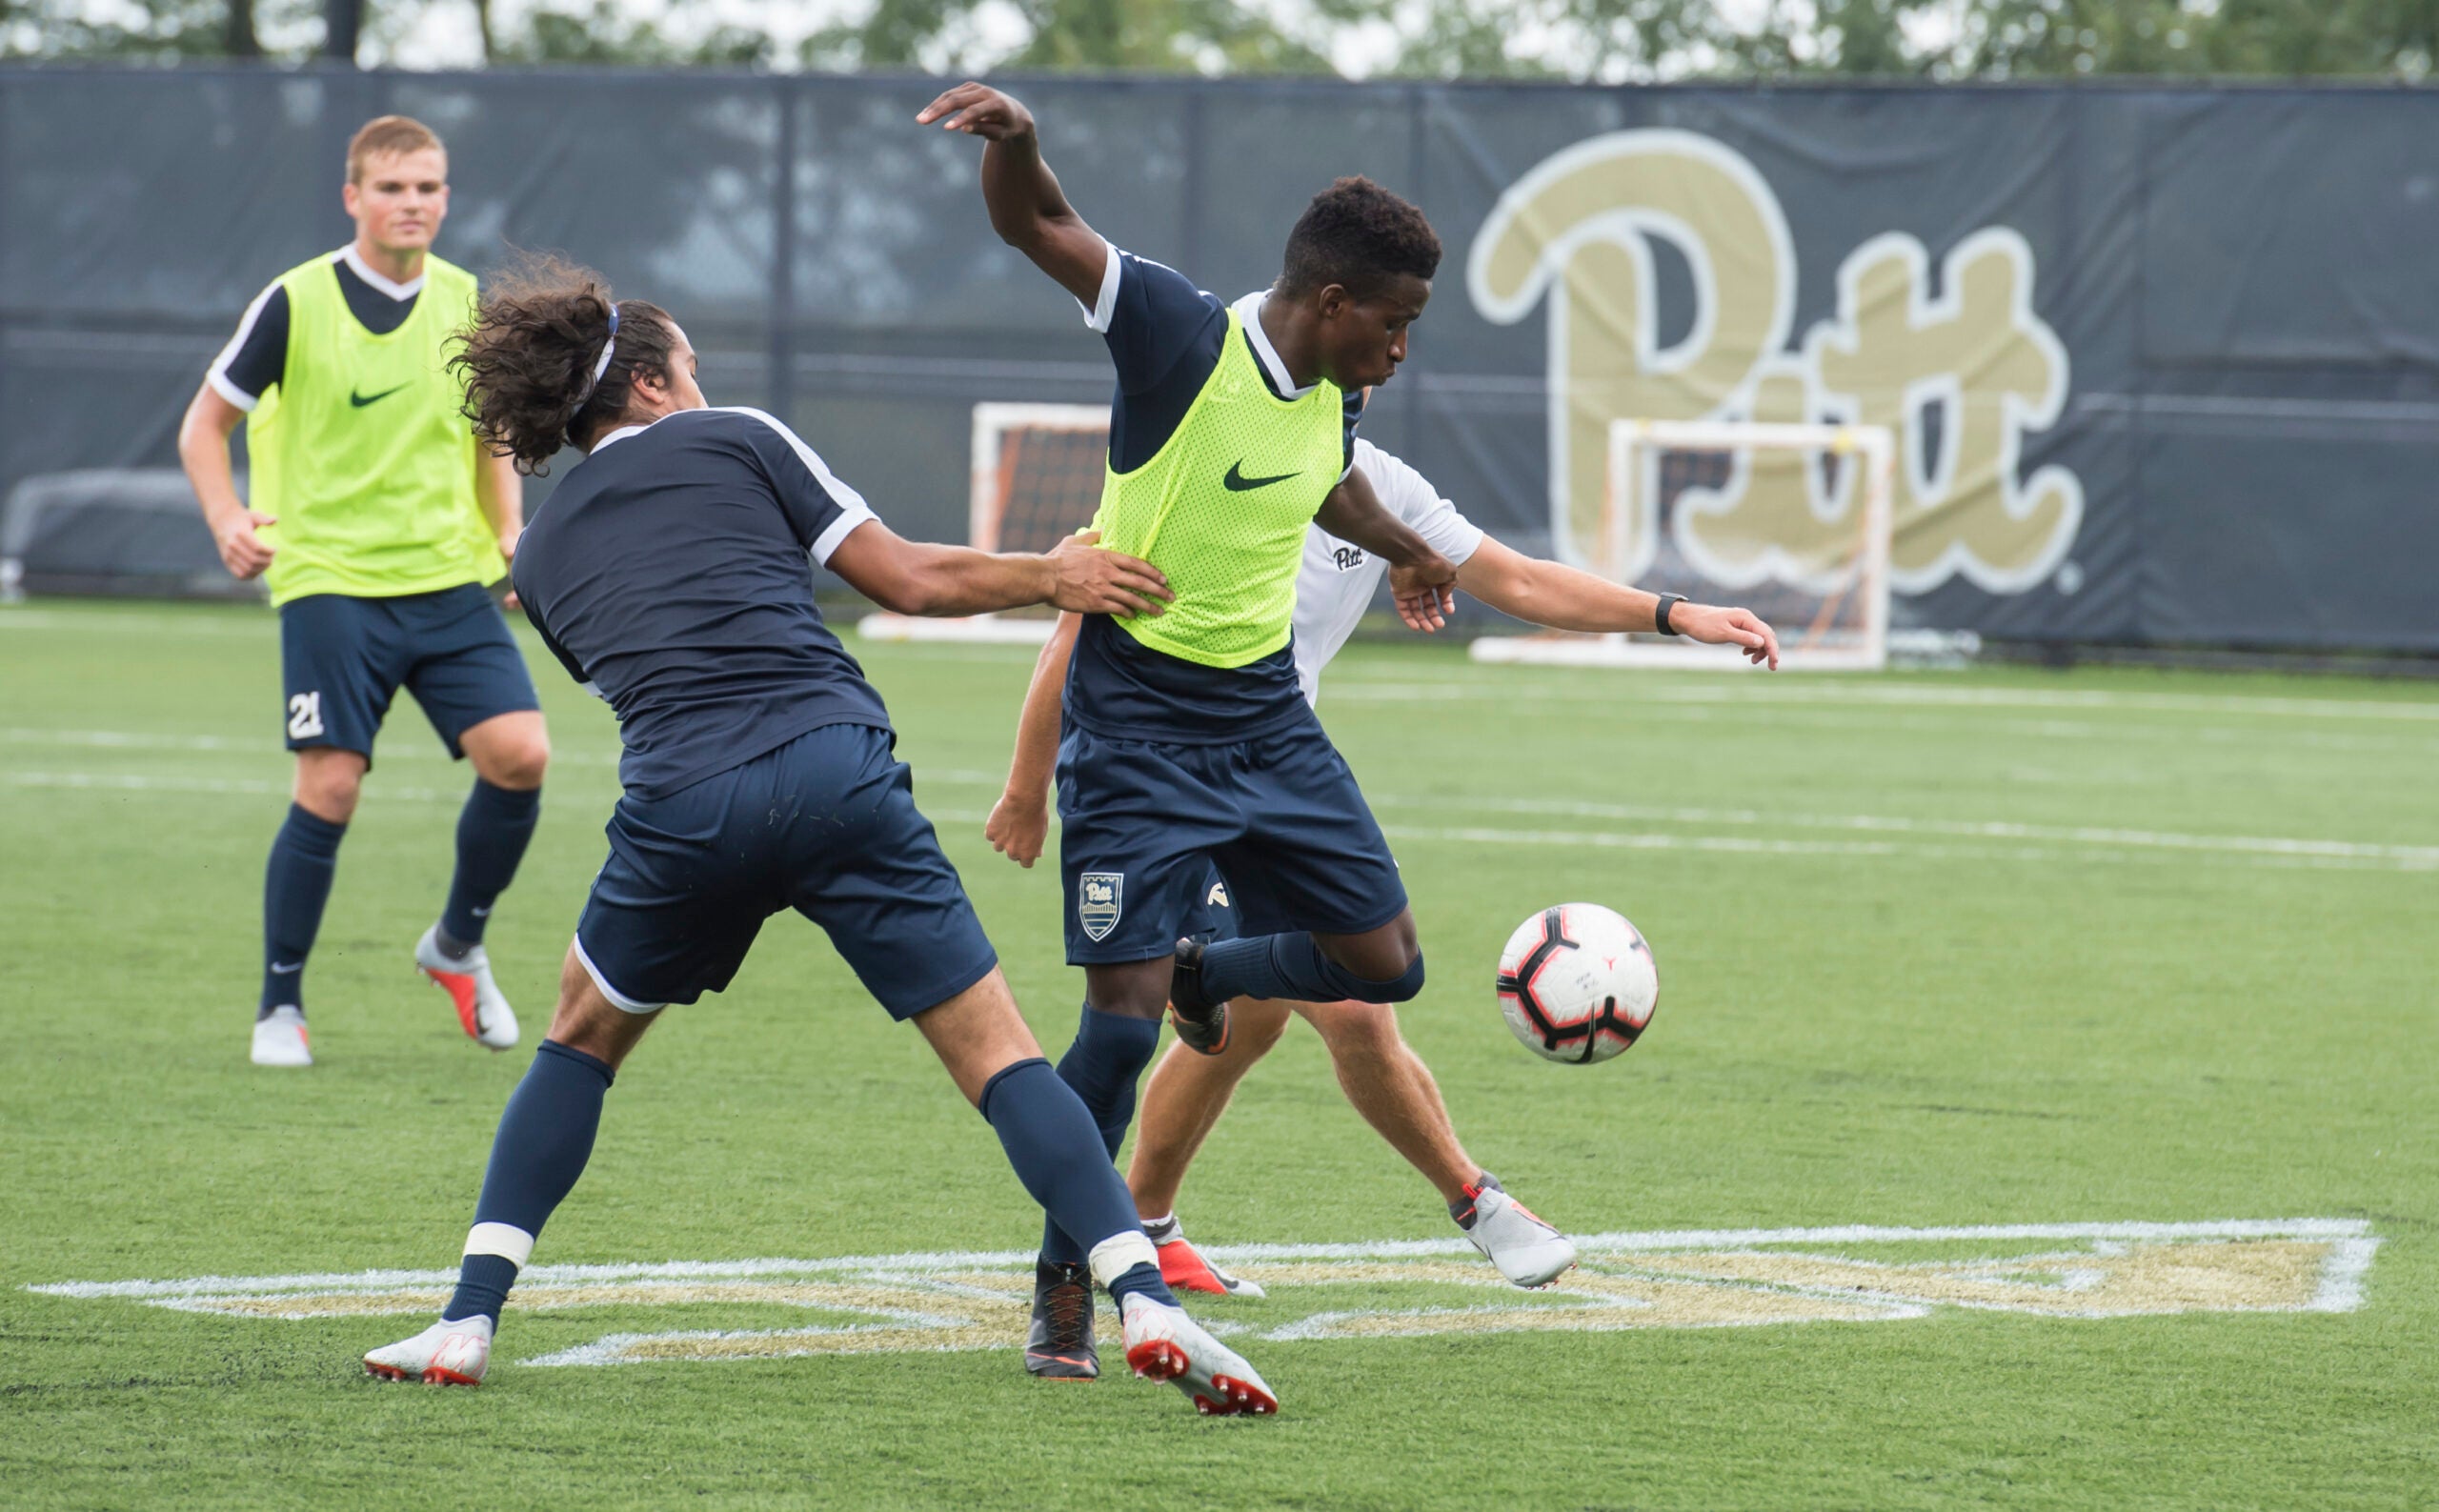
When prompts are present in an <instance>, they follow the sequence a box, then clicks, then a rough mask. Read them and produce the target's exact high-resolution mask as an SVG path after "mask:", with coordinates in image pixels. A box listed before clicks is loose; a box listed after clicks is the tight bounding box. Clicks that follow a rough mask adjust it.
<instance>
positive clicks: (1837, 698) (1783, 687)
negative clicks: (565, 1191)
mask: <svg viewBox="0 0 2439 1512" xmlns="http://www.w3.org/2000/svg"><path fill="white" fill-rule="evenodd" d="M1327 696H1329V697H1331V698H1356V699H1361V700H1363V701H1365V702H1369V703H1391V702H1399V701H1404V700H1412V701H1416V702H1423V701H1429V700H1447V701H1457V700H1461V699H1471V698H1492V699H1500V700H1502V701H1505V700H1516V699H1532V700H1554V701H1562V702H1582V703H1601V704H1606V705H1611V706H1617V705H1622V704H1633V703H1693V704H1741V703H1751V704H1864V705H1882V706H1894V707H1906V706H1914V707H1925V708H1983V709H2084V710H2110V711H2118V712H2137V713H2147V714H2232V715H2257V716H2262V717H2264V718H2274V719H2299V718H2300V719H2401V720H2408V721H2411V722H2416V723H2439V700H2413V699H2398V700H2396V701H2393V702H2389V701H2386V700H2382V699H2376V698H2285V697H2276V696H2268V695H2258V694H2210V693H2119V692H2115V691H2113V690H2108V689H2101V688H1976V687H1965V688H1952V687H1939V686H1935V685H1929V684H1921V683H1889V682H1875V681H1854V682H1827V681H1824V682H1792V681H1781V680H1778V679H1773V680H1771V681H1769V682H1766V683H1765V682H1761V681H1758V680H1755V681H1751V682H1749V683H1747V684H1745V685H1743V686H1739V685H1734V684H1725V683H1683V682H1677V681H1673V680H1661V679H1650V680H1642V679H1639V680H1637V681H1635V682H1634V683H1633V684H1632V685H1631V687H1630V688H1620V687H1612V686H1608V685H1606V684H1605V683H1604V682H1602V681H1601V680H1598V679H1588V678H1587V679H1577V680H1573V681H1570V682H1568V683H1564V684H1551V683H1548V682H1537V681H1526V680H1517V681H1509V680H1501V681H1496V682H1494V681H1488V680H1466V681H1449V682H1365V681H1362V680H1360V679H1355V678H1349V679H1345V680H1342V681H1339V682H1333V683H1331V684H1329V685H1328V694H1327Z"/></svg>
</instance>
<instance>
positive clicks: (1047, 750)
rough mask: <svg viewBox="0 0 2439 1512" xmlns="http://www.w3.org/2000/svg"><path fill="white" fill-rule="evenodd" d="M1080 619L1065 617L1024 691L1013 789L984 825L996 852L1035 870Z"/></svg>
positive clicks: (1011, 766)
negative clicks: (1060, 706)
mask: <svg viewBox="0 0 2439 1512" xmlns="http://www.w3.org/2000/svg"><path fill="white" fill-rule="evenodd" d="M1083 625H1084V616H1083V615H1059V616H1058V629H1056V630H1054V631H1052V632H1051V633H1050V642H1049V644H1047V645H1045V646H1043V647H1042V648H1041V657H1040V659H1039V660H1038V661H1036V662H1035V663H1034V664H1033V685H1032V686H1031V687H1028V688H1027V689H1025V709H1024V713H1023V714H1021V715H1018V716H1017V751H1016V755H1015V756H1011V757H1009V759H1008V788H1007V791H1006V792H1004V793H1002V794H1000V795H999V801H998V802H997V803H994V804H993V805H991V817H990V820H989V821H988V822H987V823H985V824H984V825H983V826H982V834H983V837H984V838H986V839H988V840H989V841H990V842H991V848H992V849H993V850H995V851H998V853H999V854H1000V855H1002V856H1004V857H1007V858H1008V859H1010V860H1012V861H1014V862H1016V863H1017V864H1018V866H1031V865H1033V863H1034V862H1035V861H1036V860H1037V859H1038V858H1039V857H1040V856H1041V846H1042V842H1043V840H1044V839H1045V838H1047V837H1048V836H1049V834H1050V774H1051V769H1052V768H1054V767H1056V766H1057V765H1058V703H1059V699H1060V698H1061V696H1063V695H1064V694H1065V692H1066V689H1067V663H1068V662H1069V661H1070V660H1071V659H1073V658H1074V656H1075V655H1076V635H1077V633H1078V631H1080V630H1081V629H1082V628H1083Z"/></svg>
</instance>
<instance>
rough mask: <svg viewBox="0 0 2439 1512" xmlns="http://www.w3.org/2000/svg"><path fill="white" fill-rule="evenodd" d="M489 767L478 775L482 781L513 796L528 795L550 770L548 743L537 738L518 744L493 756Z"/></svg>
mask: <svg viewBox="0 0 2439 1512" xmlns="http://www.w3.org/2000/svg"><path fill="white" fill-rule="evenodd" d="M489 766H490V770H488V771H482V772H481V776H482V778H483V780H484V781H486V782H488V783H490V784H491V785H492V786H494V787H495V788H507V789H508V790H510V791H511V792H514V793H525V792H530V791H532V790H533V789H534V788H538V787H540V786H541V785H542V778H543V776H544V775H546V774H547V773H548V772H549V771H550V770H551V742H550V740H549V739H548V738H547V737H545V736H538V735H537V736H534V738H533V739H531V740H523V741H519V742H517V743H516V744H515V745H514V746H512V747H511V748H509V749H508V750H507V751H505V752H503V753H501V754H500V755H498V756H494V757H493V758H492V760H491V762H490V763H489ZM477 770H478V771H479V770H480V769H479V768H478V769H477Z"/></svg>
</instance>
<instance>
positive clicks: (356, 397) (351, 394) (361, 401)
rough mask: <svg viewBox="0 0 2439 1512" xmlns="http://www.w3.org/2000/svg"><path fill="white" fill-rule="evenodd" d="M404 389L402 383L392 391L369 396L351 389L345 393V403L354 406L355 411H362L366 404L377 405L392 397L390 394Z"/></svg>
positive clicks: (386, 390) (388, 390)
mask: <svg viewBox="0 0 2439 1512" xmlns="http://www.w3.org/2000/svg"><path fill="white" fill-rule="evenodd" d="M405 387H406V385H405V384H403V383H401V384H399V385H398V386H397V388H394V389H384V390H382V391H381V392H380V393H375V394H371V395H367V394H361V393H356V392H355V391H354V390H353V389H350V390H348V391H347V402H348V403H350V404H352V405H354V406H355V407H356V408H357V409H359V410H361V409H363V408H364V407H365V406H366V405H368V404H378V403H379V402H380V401H382V400H383V399H386V398H388V397H389V396H390V395H392V394H393V393H397V392H398V389H403V388H405Z"/></svg>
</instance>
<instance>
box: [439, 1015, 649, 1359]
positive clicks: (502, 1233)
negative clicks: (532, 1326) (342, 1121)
mask: <svg viewBox="0 0 2439 1512" xmlns="http://www.w3.org/2000/svg"><path fill="white" fill-rule="evenodd" d="M610 1082H611V1072H610V1068H609V1067H608V1066H606V1065H604V1064H602V1063H601V1062H600V1061H599V1060H597V1059H595V1058H594V1057H592V1056H589V1055H586V1054H585V1053H584V1052H583V1051H581V1050H571V1049H569V1048H568V1047H567V1046H565V1045H563V1044H560V1043H559V1042H558V1041H557V1040H555V1039H545V1040H543V1041H542V1042H541V1044H540V1045H538V1046H536V1047H535V1049H534V1063H533V1064H532V1065H530V1066H528V1067H526V1069H525V1079H524V1080H522V1081H519V1082H518V1083H517V1084H516V1090H515V1091H514V1093H512V1094H510V1095H509V1099H508V1111H507V1112H506V1113H503V1114H501V1115H500V1119H499V1133H497V1134H496V1135H494V1136H493V1137H492V1161H491V1165H490V1167H489V1169H487V1170H485V1171H484V1172H483V1195H482V1197H481V1198H480V1199H479V1200H477V1201H476V1202H475V1203H474V1228H473V1230H472V1231H471V1232H469V1233H468V1234H467V1236H466V1257H465V1260H463V1261H462V1262H461V1263H460V1264H459V1266H458V1270H457V1292H456V1295H454V1296H453V1297H451V1298H450V1299H449V1305H448V1306H447V1307H446V1308H444V1309H442V1311H441V1314H440V1316H441V1319H442V1320H443V1321H446V1322H453V1323H454V1322H462V1321H464V1320H466V1319H469V1318H473V1317H475V1316H477V1315H479V1316H481V1317H485V1318H488V1319H490V1320H492V1321H493V1322H494V1324H496V1323H497V1322H498V1321H499V1310H500V1307H501V1304H502V1303H504V1302H505V1301H506V1300H508V1289H509V1287H511V1286H512V1285H514V1284H515V1281H516V1273H517V1272H518V1271H519V1270H521V1269H523V1268H524V1266H525V1262H526V1260H529V1259H530V1258H532V1256H533V1254H534V1236H535V1235H537V1234H539V1233H541V1232H542V1225H543V1223H544V1222H546V1221H547V1220H549V1219H550V1216H551V1214H552V1211H553V1210H554V1209H555V1208H556V1207H557V1206H558V1205H559V1203H560V1202H561V1201H562V1200H565V1199H566V1197H567V1195H568V1192H569V1191H570V1189H572V1188H573V1187H574V1185H575V1179H576V1178H577V1177H579V1176H582V1175H583V1174H584V1162H585V1161H586V1160H587V1159H591V1158H592V1155H593V1137H594V1135H595V1133H597V1132H598V1131H599V1130H600V1127H601V1098H602V1095H603V1094H604V1093H606V1092H608V1091H609V1090H610Z"/></svg>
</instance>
